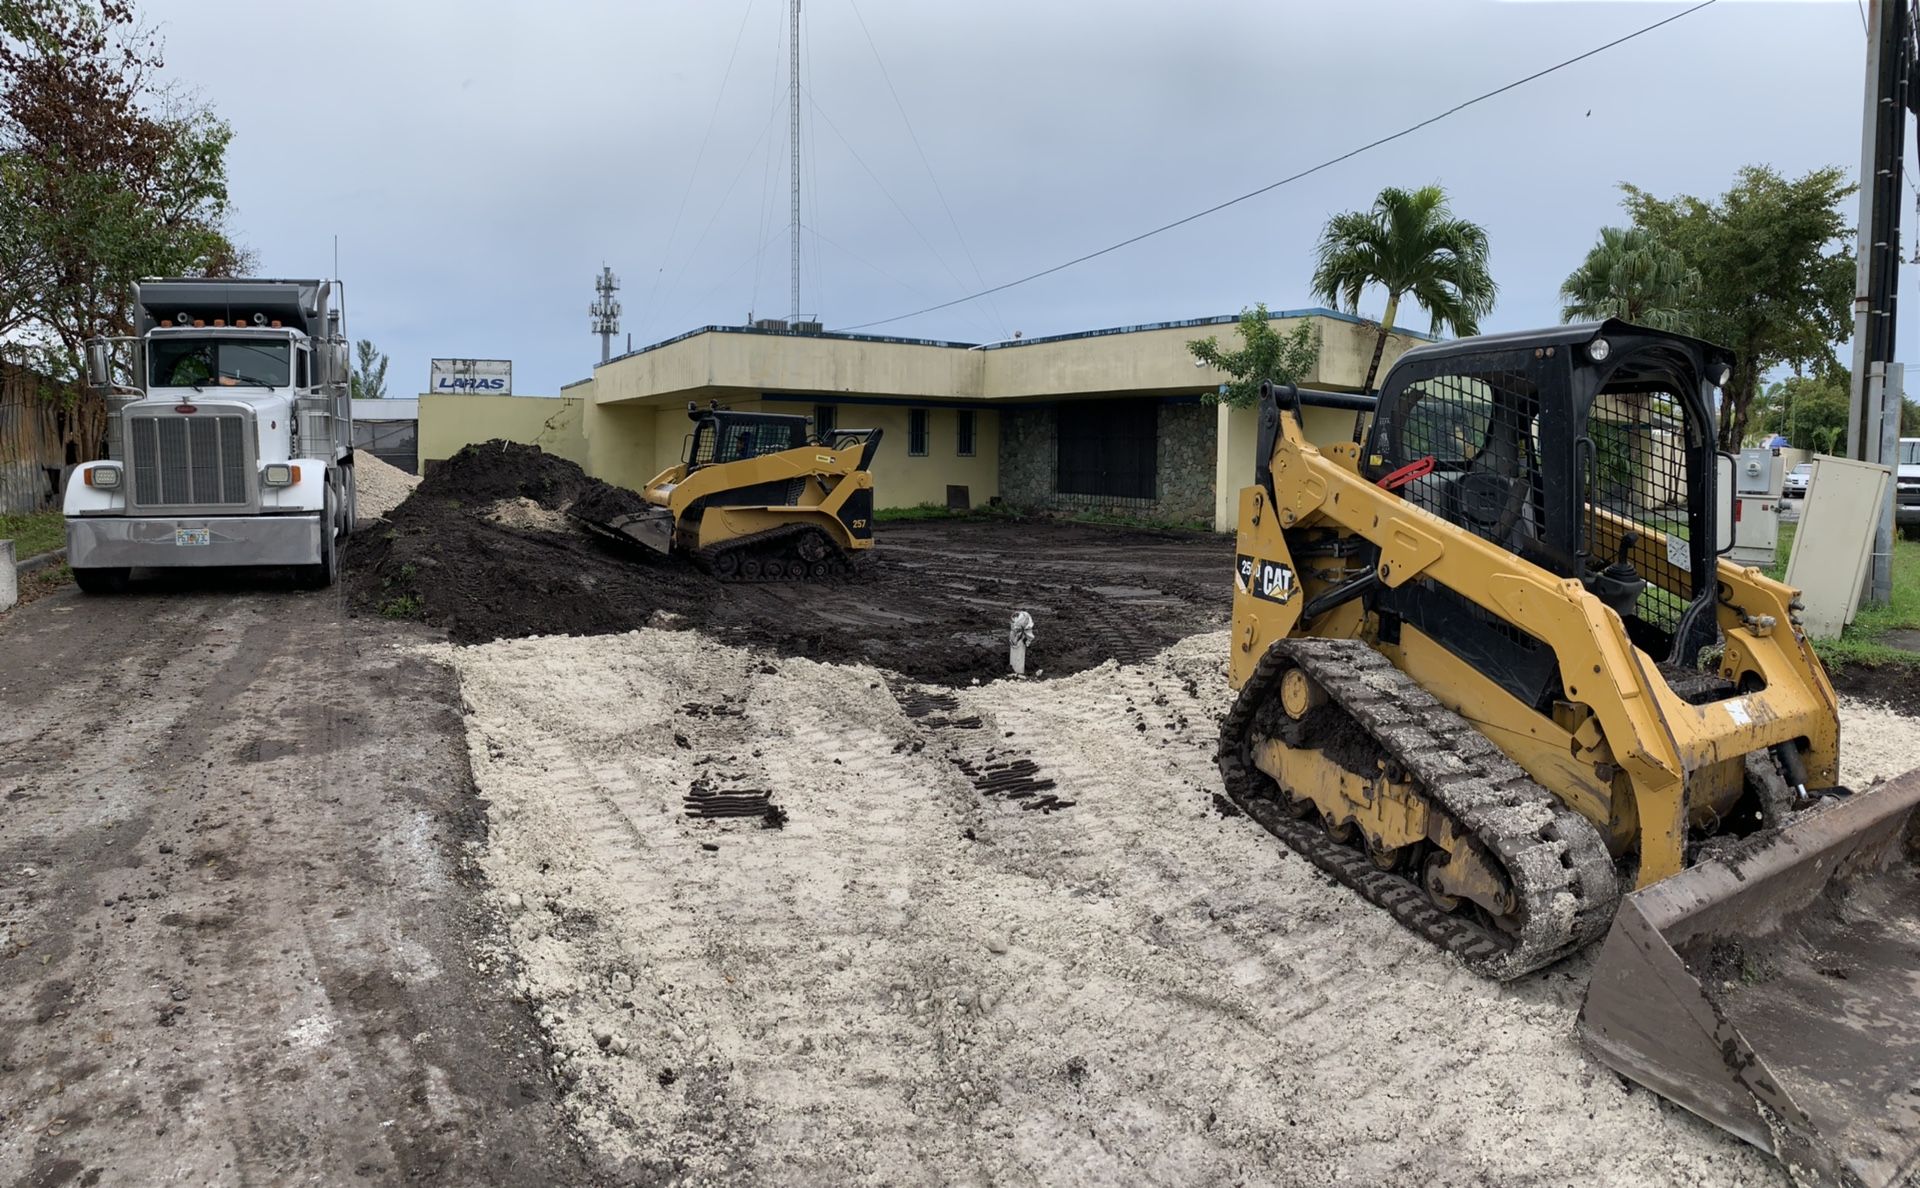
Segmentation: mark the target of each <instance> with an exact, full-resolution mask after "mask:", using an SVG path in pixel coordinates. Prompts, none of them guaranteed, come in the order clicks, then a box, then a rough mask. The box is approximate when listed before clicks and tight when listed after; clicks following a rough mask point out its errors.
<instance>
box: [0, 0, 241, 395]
mask: <svg viewBox="0 0 1920 1188" xmlns="http://www.w3.org/2000/svg"><path fill="white" fill-rule="evenodd" d="M160 65H161V56H160V46H159V42H158V40H157V39H156V38H155V37H154V36H153V35H152V34H151V32H150V31H148V30H147V29H145V28H143V27H142V26H141V25H140V24H139V23H138V21H137V20H136V18H135V15H134V12H133V9H132V6H131V5H130V4H128V3H125V2H124V0H97V2H92V0H0V335H4V338H3V339H0V341H3V342H4V346H5V349H6V350H7V351H8V352H9V353H12V354H15V355H17V356H19V357H20V358H21V360H22V361H23V362H27V363H29V364H30V365H31V366H33V367H34V368H35V369H36V370H39V371H40V372H42V373H43V374H46V375H48V376H51V377H53V378H54V379H55V380H66V379H70V378H72V377H73V376H75V375H77V374H78V372H79V370H80V358H81V352H82V346H83V344H84V343H85V341H86V340H87V339H89V338H92V337H95V336H97V335H115V334H128V333H131V331H132V307H131V305H132V288H133V284H134V282H135V281H137V280H138V279H139V278H141V277H143V276H180V275H214V276H217V275H232V274H234V273H236V272H240V271H243V270H244V269H245V268H246V267H247V265H248V264H249V262H250V261H249V260H248V257H247V255H246V253H245V252H244V251H242V250H241V249H239V248H238V247H236V246H235V244H234V243H233V241H232V240H231V239H230V238H229V237H228V235H227V234H226V231H225V229H224V224H225V220H226V217H227V209H228V207H227V185H226V151H227V146H228V144H229V142H230V141H231V139H232V132H231V131H230V130H229V129H228V127H227V126H226V124H224V123H222V122H221V121H220V120H219V119H217V118H216V117H215V116H214V115H213V114H212V113H211V112H209V111H208V110H206V109H205V108H203V107H200V106H197V105H196V104H194V103H192V102H189V101H187V100H185V99H184V98H182V96H181V95H180V94H179V93H178V92H177V91H175V90H173V89H171V88H169V87H167V86H165V85H163V84H162V83H161V82H160V81H159V79H158V77H157V72H158V70H159V69H160ZM66 391H67V392H68V393H69V394H68V395H67V396H66V397H65V398H66V399H72V397H71V394H70V393H71V391H72V389H71V388H68V389H66Z"/></svg>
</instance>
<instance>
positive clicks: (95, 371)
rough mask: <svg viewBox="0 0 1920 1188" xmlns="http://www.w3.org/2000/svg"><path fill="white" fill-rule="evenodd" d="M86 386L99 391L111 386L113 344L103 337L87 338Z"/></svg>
mask: <svg viewBox="0 0 1920 1188" xmlns="http://www.w3.org/2000/svg"><path fill="white" fill-rule="evenodd" d="M87 386H89V387H92V388H98V389H100V390H101V391H105V390H107V389H108V388H111V387H112V386H113V344H112V343H110V342H108V341H107V340H106V339H104V338H89V339H88V340H87Z"/></svg>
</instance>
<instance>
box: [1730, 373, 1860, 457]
mask: <svg viewBox="0 0 1920 1188" xmlns="http://www.w3.org/2000/svg"><path fill="white" fill-rule="evenodd" d="M1847 407H1848V395H1847V373H1846V372H1845V371H1844V370H1841V369H1838V368H1835V369H1831V370H1827V371H1823V372H1821V373H1820V374H1818V375H1812V376H1800V375H1796V376H1789V377H1788V378H1786V379H1784V380H1780V381H1778V382H1777V383H1772V384H1769V385H1767V387H1766V389H1765V390H1764V391H1762V392H1761V393H1760V394H1759V395H1757V396H1756V397H1754V401H1753V405H1752V407H1751V409H1750V410H1749V412H1748V423H1749V424H1751V425H1753V426H1755V427H1756V429H1755V432H1753V433H1750V434H1748V435H1747V437H1751V438H1752V439H1754V440H1755V441H1764V440H1765V439H1767V438H1768V437H1771V436H1772V435H1773V434H1775V433H1778V434H1780V435H1782V436H1784V437H1785V438H1786V439H1787V444H1788V445H1791V446H1793V447H1794V448H1795V449H1801V450H1817V451H1819V452H1820V453H1823V454H1829V453H1832V452H1833V448H1834V445H1835V443H1836V441H1837V442H1838V443H1841V444H1844V443H1845V441H1846V436H1847ZM1742 440H1743V441H1744V440H1746V438H1742Z"/></svg>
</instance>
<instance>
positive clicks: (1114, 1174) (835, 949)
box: [441, 630, 1920, 1186]
mask: <svg viewBox="0 0 1920 1188" xmlns="http://www.w3.org/2000/svg"><path fill="white" fill-rule="evenodd" d="M1226 648H1227V639H1226V634H1225V633H1224V632H1210V633H1205V634H1201V635H1197V636H1194V637H1192V638H1190V639H1188V640H1186V641H1183V642H1181V643H1179V644H1177V645H1175V646H1174V647H1172V648H1171V649H1169V650H1167V651H1165V652H1163V653H1161V654H1159V655H1157V656H1154V657H1150V658H1148V659H1146V660H1145V661H1143V662H1141V663H1139V664H1130V665H1118V664H1113V663H1108V664H1104V665H1101V666H1099V667H1097V668H1095V669H1092V670H1089V671H1085V672H1082V673H1080V674H1078V675H1075V676H1070V677H1065V678H1061V679H1057V680H1048V681H1028V682H1012V681H999V682H994V683H992V684H988V685H984V686H981V687H978V688H961V689H942V688H939V687H932V686H922V685H917V684H913V683H910V682H906V681H903V680H901V679H899V678H898V677H897V676H894V675H892V674H888V673H884V672H881V671H879V670H876V669H872V668H869V667H865V666H859V665H822V664H818V663H815V662H812V661H809V660H806V659H802V658H793V659H782V660H769V659H768V658H767V657H766V656H765V655H764V654H763V653H760V652H757V651H749V650H740V649H735V648H731V647H726V646H716V645H715V644H714V643H713V642H712V641H711V640H708V639H706V638H704V637H702V636H700V635H697V634H692V633H687V632H679V631H658V630H643V631H638V632H634V633H631V634H626V635H621V636H613V637H606V638H600V639H591V640H519V641H501V642H498V643H494V644H490V645H486V646H483V647H476V648H461V649H445V650H444V651H443V652H442V653H441V654H442V655H443V656H445V657H446V658H447V660H448V661H449V662H450V663H452V664H453V665H454V666H455V667H456V668H457V669H458V671H459V672H460V677H461V688H462V690H463V692H464V694H465V696H466V698H467V701H468V703H469V705H470V706H471V708H472V713H471V715H470V716H469V717H468V718H467V725H468V740H469V747H470V753H471V757H472V762H473V766H474V771H475V776H476V779H477V781H478V783H479V786H480V788H481V790H482V792H483V793H484V794H485V795H486V796H487V797H488V798H489V801H490V803H491V805H492V814H493V822H494V827H493V831H492V835H491V841H490V844H489V846H488V848H487V850H486V853H485V854H484V855H483V856H482V858H481V864H482V866H483V868H484V869H485V871H486V873H487V878H488V883H489V886H490V888H491V891H490V894H491V896H492V897H493V899H494V902H495V903H496V904H498V905H499V907H500V910H501V912H502V914H503V916H505V917H506V919H507V920H508V921H509V922H510V924H509V934H508V943H507V945H506V946H505V949H506V952H504V953H503V954H502V956H501V957H500V958H499V959H498V960H499V961H500V963H501V964H506V965H512V966H514V967H515V968H517V970H518V974H517V978H518V985H519V987H520V988H521V990H522V991H523V992H524V993H525V995H526V996H527V998H528V1001H529V1002H530V1003H532V1004H533V1005H534V1007H535V1009H536V1010H537V1011H538V1012H539V1015H540V1019H541V1024H542V1027H543V1029H544V1032H545V1035H546V1037H547V1040H548V1043H549V1044H550V1046H551V1048H552V1059H553V1062H554V1064H555V1065H556V1067H558V1068H559V1069H560V1070H561V1075H562V1078H563V1080H564V1081H566V1082H567V1083H568V1084H569V1086H570V1088H569V1091H568V1093H567V1095H566V1108H567V1110H568V1112H569V1115H570V1117H571V1118H572V1120H573V1122H574V1124H575V1126H576V1127H577V1128H578V1129H579V1130H580V1132H581V1133H582V1134H584V1135H585V1136H586V1137H587V1138H588V1139H589V1140H590V1141H591V1142H592V1144H593V1146H594V1148H595V1149H596V1150H597V1151H600V1152H602V1153H604V1154H605V1155H606V1157H607V1158H609V1159H610V1160H612V1161H613V1162H614V1163H615V1165H616V1166H618V1167H619V1168H621V1169H622V1174H623V1175H628V1176H636V1177H649V1176H652V1177H659V1178H661V1179H663V1180H665V1179H677V1180H678V1181H679V1182H686V1183H729V1184H731V1183H742V1184H756V1183H806V1184H912V1183H924V1184H948V1183H982V1184H988V1183H1040V1184H1088V1185H1092V1184H1112V1183H1158V1184H1276V1185H1321V1184H1329V1183H1338V1182H1349V1183H1354V1184H1387V1183H1425V1184H1446V1185H1500V1186H1506V1185H1532V1184H1539V1185H1548V1184H1633V1185H1675V1186H1680V1185H1687V1186H1694V1185H1741V1184H1753V1185H1782V1184H1784V1183H1785V1177H1784V1175H1783V1173H1781V1172H1780V1170H1779V1169H1778V1168H1777V1167H1776V1166H1775V1165H1774V1164H1773V1163H1772V1161H1771V1160H1770V1159H1769V1158H1767V1157H1766V1156H1764V1155H1762V1154H1761V1153H1759V1152H1757V1151H1755V1150H1752V1149H1750V1148H1748V1147H1747V1146H1745V1145H1744V1144H1742V1143H1741V1142H1739V1141H1738V1140H1736V1139H1733V1138H1732V1137H1730V1136H1728V1135H1725V1134H1723V1133H1721V1132H1719V1131H1717V1130H1715V1129H1714V1128H1712V1127H1711V1126H1709V1125H1707V1124H1705V1123H1703V1122H1700V1121H1698V1120H1697V1119H1695V1118H1693V1117H1692V1116H1691V1115H1689V1114H1686V1113H1684V1112H1683V1111H1680V1110H1678V1109H1676V1108H1674V1107H1672V1106H1670V1105H1668V1104H1666V1103H1665V1102H1663V1101H1662V1100H1661V1099H1659V1098H1658V1097H1656V1096H1655V1095H1653V1094H1651V1093H1648V1092H1646V1091H1644V1090H1641V1089H1638V1088H1632V1087H1629V1086H1628V1085H1627V1083H1626V1082H1624V1081H1623V1080H1621V1079H1620V1078H1619V1077H1617V1076H1615V1075H1613V1074H1612V1073H1610V1072H1609V1071H1607V1070H1606V1069H1604V1068H1603V1067H1602V1066H1600V1065H1598V1064H1596V1063H1594V1062H1593V1061H1591V1060H1590V1059H1589V1058H1587V1056H1586V1055H1585V1054H1584V1053H1583V1051H1582V1050H1581V1048H1580V1046H1579V1043H1578V1042H1577V1040H1576V1038H1575V1034H1574V1022H1575V1015H1576V1012H1577V1010H1578V1008H1579V1003H1580V999H1581V995H1582V994H1583V992H1584V990H1585V986H1586V982H1587V973H1588V969H1589V965H1588V958H1586V957H1581V958H1576V959H1574V960H1571V961H1567V962H1563V963H1562V964H1560V965H1559V966H1556V967H1554V968H1553V969H1551V970H1548V971H1545V972H1544V973H1542V974H1540V975H1537V976H1534V977H1530V978H1527V979H1524V980H1522V981H1520V982H1518V983H1515V984H1512V985H1509V986H1500V985H1495V984H1492V983H1489V982H1486V981H1483V980H1481V979H1479V978H1476V977H1474V976H1472V975H1470V974H1468V973H1467V972H1465V971H1464V970H1463V969H1462V968H1461V967H1460V966H1459V965H1458V964H1457V963H1455V962H1453V961H1452V960H1451V959H1449V958H1446V957H1444V956H1442V955H1441V954H1439V953H1438V952H1437V951H1435V950H1433V949H1432V948H1430V947H1428V946H1427V945H1425V944H1423V943H1422V942H1420V941H1419V940H1417V939H1415V938H1414V937H1412V936H1411V935H1410V934H1408V933H1406V932H1404V931H1402V930H1401V929H1400V928H1398V927H1397V926H1396V925H1395V924H1394V923H1393V922H1392V921H1391V920H1390V919H1389V918H1388V917H1387V916H1386V914H1385V913H1382V912H1379V911H1377V910H1376V909H1373V908H1371V907H1369V906H1367V905H1366V904H1364V903H1363V902H1362V901H1360V900H1359V899H1358V898H1357V897H1356V896H1354V895H1352V894H1351V893H1349V892H1347V891H1345V890H1344V889H1341V888H1338V887H1336V886H1333V885H1331V884H1330V883H1329V882H1328V880H1326V879H1325V878H1324V877H1322V876H1320V875H1319V874H1318V873H1317V872H1315V871H1314V870H1313V868H1312V867H1311V866H1309V865H1308V864H1307V863H1306V862H1304V861H1301V860H1299V859H1298V858H1295V857H1292V856H1291V855H1290V854H1289V853H1288V852H1287V851H1286V850H1285V849H1284V848H1283V847H1281V846H1280V845H1279V843H1277V842H1276V841H1275V840H1274V839H1272V838H1271V837H1269V836H1268V835H1267V834H1266V833H1264V832H1263V831H1261V830H1260V829H1259V828H1257V827H1256V826H1254V825H1253V824H1252V823H1250V822H1249V821H1247V820H1245V819H1244V818H1239V819H1226V818H1223V817H1222V816H1221V815H1220V814H1219V812H1218V811H1217V810H1216V807H1215V802H1216V799H1217V798H1216V796H1215V793H1216V791H1217V786H1218V776H1217V773H1216V771H1215V768H1214V765H1213V759H1212V752H1213V747H1214V738H1215V730H1216V729H1217V726H1216V722H1217V716H1218V714H1219V713H1220V712H1221V711H1222V710H1223V708H1224V706H1225V702H1226V696H1227V693H1226V682H1225V672H1224V664H1223V660H1224V656H1225V654H1226ZM583 689H591V690H595V691H596V693H597V695H596V696H593V697H591V698H583V697H582V696H581V694H580V691H581V690H583ZM1855 712H1856V707H1852V706H1850V707H1849V714H1850V718H1849V729H1850V730H1852V729H1854V728H1855V727H1856V726H1858V727H1859V728H1860V732H1861V733H1862V734H1863V735H1864V734H1869V733H1873V732H1874V731H1876V730H1881V729H1882V728H1884V727H1886V726H1888V725H1890V723H1887V722H1885V721H1883V720H1882V719H1881V718H1880V717H1879V716H1878V714H1879V713H1880V712H1882V711H1867V716H1866V717H1865V718H1864V719H1858V720H1856V719H1854V718H1853V717H1852V716H1851V715H1852V714H1854V713H1855ZM1900 721H1901V722H1902V723H1903V725H1904V729H1896V730H1894V731H1892V732H1891V733H1884V732H1883V736H1882V738H1881V739H1880V740H1879V741H1878V743H1877V746H1878V748H1879V749H1877V750H1875V751H1873V752H1871V753H1869V752H1864V751H1863V752H1861V753H1860V754H1859V755H1857V756H1856V757H1855V758H1854V759H1853V760H1852V761H1851V762H1850V763H1849V770H1848V772H1847V775H1848V777H1849V778H1850V779H1854V780H1857V781H1858V782H1859V783H1860V784H1862V785H1864V784H1867V783H1869V782H1871V780H1872V779H1873V777H1874V776H1875V775H1887V774H1893V773H1896V772H1898V771H1902V770H1905V769H1906V768H1908V767H1911V766H1915V765H1920V732H1916V731H1915V730H1914V729H1913V726H1912V723H1910V722H1905V721H1904V720H1900ZM716 792H718V793H725V794H727V795H729V796H730V797H731V798H732V801H731V802H732V803H734V804H736V805H738V807H739V811H740V812H741V813H742V815H741V816H739V817H735V818H721V819H713V818H711V817H708V816H705V815H696V814H697V813H698V810H699V809H700V807H701V806H702V805H703V804H706V803H709V802H710V800H711V798H712V796H713V795H714V794H715V793H716ZM766 809H776V810H777V812H776V813H775V814H774V816H775V817H776V819H777V820H778V823H779V825H780V827H779V828H777V829H776V828H769V827H768V818H767V815H766V812H765V810H766Z"/></svg>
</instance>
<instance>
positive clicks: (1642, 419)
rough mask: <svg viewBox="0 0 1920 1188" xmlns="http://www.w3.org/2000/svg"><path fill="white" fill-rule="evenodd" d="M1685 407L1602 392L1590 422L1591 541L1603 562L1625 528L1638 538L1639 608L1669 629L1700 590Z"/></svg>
mask: <svg viewBox="0 0 1920 1188" xmlns="http://www.w3.org/2000/svg"><path fill="white" fill-rule="evenodd" d="M1685 418H1686V412H1685V409H1684V406H1683V405H1682V404H1681V403H1680V402H1679V401H1677V400H1675V399H1673V398H1672V397H1671V396H1670V395H1668V394H1666V393H1664V392H1633V393H1620V394H1611V393H1610V394H1606V395H1602V396H1601V397H1600V398H1599V399H1598V400H1597V401H1595V402H1594V406H1593V412H1592V414H1591V416H1590V417H1589V419H1588V422H1587V436H1588V437H1589V438H1590V439H1591V440H1592V441H1593V478H1592V485H1591V492H1592V495H1591V498H1590V500H1589V501H1588V503H1587V507H1586V516H1587V522H1586V525H1585V527H1586V534H1587V541H1588V546H1589V548H1590V549H1591V551H1592V553H1593V554H1594V556H1595V557H1596V558H1597V559H1599V560H1602V561H1610V560H1612V559H1613V558H1614V557H1615V556H1616V555H1617V554H1618V552H1619V549H1620V545H1621V543H1622V540H1623V538H1624V534H1625V532H1627V531H1629V530H1630V531H1632V532H1634V533H1635V534H1637V535H1638V537H1639V540H1638V542H1637V543H1635V544H1634V546H1633V548H1632V549H1631V550H1630V553H1629V556H1630V559H1631V560H1632V561H1633V563H1634V568H1635V569H1636V570H1637V571H1638V572H1639V574H1640V576H1641V577H1643V578H1645V579H1646V580H1647V583H1648V585H1647V591H1646V593H1645V594H1643V595H1641V597H1640V604H1639V615H1640V618H1641V619H1643V620H1645V621H1646V622H1648V623H1651V624H1654V625H1655V626H1658V627H1660V628H1662V629H1664V630H1668V631H1671V630H1672V629H1673V628H1674V626H1675V625H1676V624H1678V623H1679V621H1680V615H1681V613H1682V612H1684V611H1685V610H1686V609H1687V606H1688V604H1690V603H1691V602H1692V601H1693V598H1694V595H1695V594H1696V593H1697V591H1696V589H1695V584H1694V580H1693V559H1692V558H1693V554H1692V545H1691V543H1690V541H1691V539H1692V528H1691V522H1690V516H1689V511H1688V491H1687V427H1686V420H1685Z"/></svg>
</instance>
